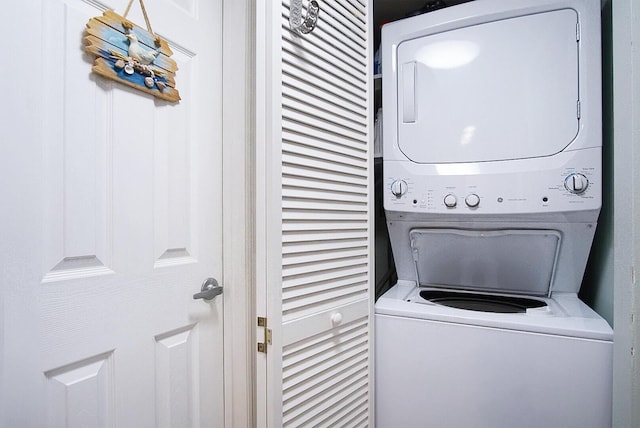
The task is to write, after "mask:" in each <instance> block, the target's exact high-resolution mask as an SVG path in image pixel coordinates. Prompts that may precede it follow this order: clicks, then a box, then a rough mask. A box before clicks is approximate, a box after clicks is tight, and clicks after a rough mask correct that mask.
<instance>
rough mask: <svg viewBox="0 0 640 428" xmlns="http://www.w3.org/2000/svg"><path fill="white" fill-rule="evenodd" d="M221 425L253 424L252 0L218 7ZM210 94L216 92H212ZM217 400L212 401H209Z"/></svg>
mask: <svg viewBox="0 0 640 428" xmlns="http://www.w3.org/2000/svg"><path fill="white" fill-rule="evenodd" d="M222 9H223V12H222V22H223V28H222V103H223V108H222V112H223V113H222V141H223V142H222V176H223V181H224V185H223V191H222V204H223V206H222V230H223V232H222V245H223V251H222V253H223V286H224V294H223V296H224V306H225V311H224V327H223V330H224V367H223V368H221V369H223V370H224V398H225V426H226V427H236V426H246V427H249V426H255V421H256V417H255V398H256V394H255V343H256V341H255V331H254V330H255V329H254V328H253V323H252V320H253V319H254V317H255V276H254V271H255V269H254V266H255V251H254V248H255V243H254V236H255V230H254V224H253V214H252V213H253V212H254V211H255V204H254V203H253V200H254V199H255V198H254V197H253V195H254V192H255V190H254V183H253V177H254V169H255V159H254V158H253V155H252V153H253V150H252V148H253V147H254V142H253V141H254V122H255V120H254V118H255V114H254V112H253V101H252V100H253V95H252V94H253V92H254V91H253V90H252V85H253V84H252V76H253V75H254V59H253V56H254V55H253V52H254V47H253V40H254V38H255V37H254V35H255V14H254V11H255V0H223V3H222ZM212 96H214V97H215V96H216V94H212ZM214 399H217V398H214Z"/></svg>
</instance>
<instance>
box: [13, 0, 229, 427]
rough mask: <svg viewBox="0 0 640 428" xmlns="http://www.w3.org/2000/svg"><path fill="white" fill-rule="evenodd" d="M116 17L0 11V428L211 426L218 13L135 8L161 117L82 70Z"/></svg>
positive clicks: (202, 4) (219, 389)
mask: <svg viewBox="0 0 640 428" xmlns="http://www.w3.org/2000/svg"><path fill="white" fill-rule="evenodd" d="M126 3H127V1H125V0H107V1H104V2H101V1H93V0H41V1H36V0H30V1H26V2H22V1H19V2H18V1H16V2H10V3H7V4H5V5H4V6H3V17H4V20H3V21H4V22H5V23H4V24H3V25H2V30H0V32H1V34H2V39H3V40H5V41H7V42H8V43H7V45H6V49H5V51H4V53H3V58H2V60H1V61H2V64H1V65H2V80H3V86H4V88H5V89H4V90H3V97H2V121H3V124H2V134H3V135H2V145H3V148H2V161H1V163H2V165H1V166H2V182H1V184H0V185H1V186H2V204H3V207H2V219H1V220H2V223H1V226H0V227H1V229H2V243H1V247H0V248H1V250H2V251H1V254H0V256H1V258H2V267H3V269H2V284H1V286H2V292H1V293H0V296H1V298H2V301H1V302H0V303H2V318H0V319H1V321H0V323H1V324H0V327H1V329H0V330H1V331H2V333H1V334H2V337H1V338H0V344H1V346H2V349H0V351H1V352H0V355H1V358H2V360H0V363H1V364H2V366H1V368H2V370H1V373H2V374H1V378H0V384H1V385H2V386H1V387H0V389H1V392H2V396H1V397H0V398H1V399H0V402H1V403H2V406H1V409H2V410H0V412H1V413H0V426H6V427H44V426H52V427H82V428H84V427H111V426H121V427H163V426H167V427H168V426H172V427H200V426H207V427H216V426H222V425H223V420H224V414H223V409H224V402H223V378H222V374H223V366H222V363H223V358H222V356H223V352H222V327H223V326H222V317H223V299H222V296H218V297H217V298H215V299H214V300H212V301H210V302H206V301H203V300H194V299H193V297H192V296H193V294H195V293H196V292H199V291H200V286H201V284H202V282H203V281H204V280H205V279H206V278H208V277H213V278H216V279H217V280H218V281H220V282H222V279H223V278H222V277H221V274H222V238H221V233H222V230H221V229H222V228H221V178H222V177H221V173H220V171H221V153H222V150H221V145H222V141H221V135H222V133H221V115H222V109H221V91H222V86H221V78H222V73H221V67H222V64H221V55H222V52H221V48H222V37H221V34H222V18H221V14H222V1H221V0H207V1H199V0H153V1H147V2H146V4H145V5H146V9H147V12H148V15H149V18H150V21H151V24H152V28H153V30H154V31H155V32H157V33H158V34H159V35H161V36H162V37H163V38H165V39H166V40H167V41H168V42H169V44H170V46H171V48H172V50H173V52H174V55H173V59H175V60H176V62H177V63H178V67H179V69H178V71H177V74H176V82H177V83H176V84H177V88H178V90H179V92H180V95H181V97H182V100H181V101H180V102H179V103H177V104H171V103H167V102H165V101H161V100H158V99H154V98H153V97H152V96H150V95H147V94H145V93H143V92H140V91H137V90H134V89H130V88H128V87H125V86H123V85H121V84H119V83H115V82H113V81H110V80H106V79H104V78H102V77H99V76H96V75H95V74H92V73H91V65H92V62H93V57H92V56H90V55H88V54H86V53H85V52H84V51H83V48H82V46H83V37H84V28H85V24H86V23H87V22H88V20H89V19H90V18H91V17H94V16H99V15H102V13H103V10H104V8H113V9H114V10H115V11H116V12H118V13H120V14H122V13H123V9H124V8H125V6H126ZM128 18H129V19H131V20H132V21H134V22H136V23H139V24H141V26H142V27H144V26H145V25H144V22H145V21H144V18H143V16H142V13H141V10H140V7H139V6H138V1H137V0H136V1H135V2H134V4H133V7H132V9H131V12H130V13H129V16H128Z"/></svg>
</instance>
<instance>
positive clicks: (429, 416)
mask: <svg viewBox="0 0 640 428" xmlns="http://www.w3.org/2000/svg"><path fill="white" fill-rule="evenodd" d="M381 52H382V75H383V110H384V123H383V132H384V133H383V145H384V146H383V148H384V150H383V171H384V172H383V174H384V183H385V185H384V207H385V213H386V217H387V226H388V230H389V236H390V239H391V246H392V250H393V255H394V259H395V263H396V270H397V273H398V283H397V284H396V285H394V286H393V287H392V288H391V289H390V290H388V291H387V292H386V293H385V294H384V295H382V296H381V297H380V298H379V299H378V301H377V302H376V309H375V312H376V315H375V317H376V324H375V328H376V340H375V350H376V351H375V357H376V360H375V361H376V370H375V383H376V425H377V426H378V427H380V428H386V427H402V428H406V427H492V428H495V427H528V426H530V427H606V426H610V424H611V389H612V349H613V346H612V340H613V332H612V330H611V328H610V326H609V325H608V324H607V322H606V321H605V320H603V319H602V318H601V317H600V316H599V315H598V314H596V313H595V312H594V311H593V310H592V309H590V308H589V307H588V306H587V305H585V304H584V303H583V302H582V301H580V300H579V298H578V295H577V293H578V291H579V289H580V286H581V282H582V277H583V274H584V270H585V265H586V263H587V259H588V256H589V251H590V247H591V243H592V240H593V236H594V232H595V229H596V223H597V219H598V215H599V212H600V206H601V192H602V177H601V175H602V174H601V170H602V169H601V146H602V143H601V141H602V133H601V98H602V97H601V71H600V57H601V53H600V4H599V0H509V1H504V0H476V1H472V2H469V3H464V4H461V5H458V6H452V7H449V8H445V9H441V10H438V11H435V12H431V13H427V14H424V15H420V16H416V17H412V18H407V19H404V20H401V21H397V22H394V23H390V24H387V25H385V26H384V27H383V29H382V44H381Z"/></svg>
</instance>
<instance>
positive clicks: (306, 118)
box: [281, 0, 373, 427]
mask: <svg viewBox="0 0 640 428" xmlns="http://www.w3.org/2000/svg"><path fill="white" fill-rule="evenodd" d="M304 3H305V4H306V1H305V2H304ZM367 7H368V6H367V4H366V3H364V2H362V1H360V0H323V1H322V2H321V12H320V19H319V21H318V26H317V28H316V29H315V30H314V31H313V32H312V33H309V34H307V35H305V36H300V35H297V34H293V33H291V31H290V30H289V24H288V16H289V0H284V1H283V2H282V61H283V62H282V70H283V73H282V124H281V126H282V138H283V140H282V321H283V325H282V344H283V349H282V352H283V354H282V364H283V366H282V382H283V397H282V398H283V401H282V405H283V415H282V418H283V419H282V421H283V425H284V426H353V427H357V426H368V425H370V423H369V415H370V412H371V409H370V404H369V396H370V394H369V389H370V386H369V381H370V361H369V358H370V350H369V346H370V341H369V334H370V310H371V303H370V300H369V299H370V278H371V271H372V269H373V268H372V266H370V263H371V251H372V250H371V247H372V245H371V244H372V243H371V242H370V240H371V228H372V226H373V225H372V224H370V222H371V218H372V217H371V209H372V207H371V200H372V198H371V189H370V187H369V186H370V181H371V180H370V176H371V174H372V172H371V171H370V155H369V153H370V150H369V140H370V132H371V130H370V116H371V113H370V110H369V109H370V107H369V99H370V98H369V96H370V95H369V93H368V91H369V85H368V79H369V78H370V73H369V70H368V66H367V64H369V63H370V62H371V61H370V57H369V55H370V53H369V51H368V45H369V42H368V37H369V35H368V30H367V28H368V27H369V25H368V19H369V17H368V13H369V12H368V10H367ZM337 313H339V314H340V317H341V318H342V319H341V320H340V321H338V322H337V323H336V322H335V319H333V318H332V316H334V315H335V314H337ZM332 319H333V321H332Z"/></svg>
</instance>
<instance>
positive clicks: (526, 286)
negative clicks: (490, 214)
mask: <svg viewBox="0 0 640 428" xmlns="http://www.w3.org/2000/svg"><path fill="white" fill-rule="evenodd" d="M409 235H410V240H411V250H412V254H413V261H414V264H415V267H416V276H417V278H418V283H419V285H420V286H428V287H445V288H453V289H465V290H483V291H491V292H501V293H515V294H527V295H537V296H548V295H550V293H551V283H552V281H553V274H554V272H555V267H556V261H557V258H558V251H559V249H560V240H561V235H560V233H559V232H558V231H555V230H529V229H518V230H514V229H505V230H502V229H501V230H468V229H413V230H411V231H410V232H409Z"/></svg>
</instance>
